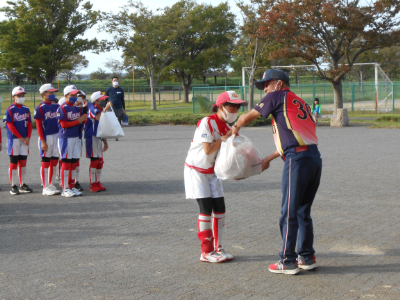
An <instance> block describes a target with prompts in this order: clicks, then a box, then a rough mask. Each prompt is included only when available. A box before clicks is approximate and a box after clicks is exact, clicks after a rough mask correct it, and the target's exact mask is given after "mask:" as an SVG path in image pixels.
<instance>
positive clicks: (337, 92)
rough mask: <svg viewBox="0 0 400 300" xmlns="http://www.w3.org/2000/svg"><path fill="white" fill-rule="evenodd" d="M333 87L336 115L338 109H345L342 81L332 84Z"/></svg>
mask: <svg viewBox="0 0 400 300" xmlns="http://www.w3.org/2000/svg"><path fill="white" fill-rule="evenodd" d="M332 86H333V103H334V105H333V107H334V110H335V111H334V113H335V114H337V110H338V108H343V87H342V80H341V79H340V80H339V81H338V82H334V83H332Z"/></svg>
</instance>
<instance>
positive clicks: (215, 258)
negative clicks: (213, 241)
mask: <svg viewBox="0 0 400 300" xmlns="http://www.w3.org/2000/svg"><path fill="white" fill-rule="evenodd" d="M226 260H228V258H227V257H226V256H225V255H223V254H218V253H217V252H215V251H213V252H210V253H205V252H202V253H201V255H200V261H204V262H210V263H222V262H224V261H226Z"/></svg>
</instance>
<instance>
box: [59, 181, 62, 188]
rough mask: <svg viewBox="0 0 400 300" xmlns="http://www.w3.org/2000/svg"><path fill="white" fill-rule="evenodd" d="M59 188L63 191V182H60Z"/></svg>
mask: <svg viewBox="0 0 400 300" xmlns="http://www.w3.org/2000/svg"><path fill="white" fill-rule="evenodd" d="M58 187H59V188H61V189H62V187H63V186H62V182H61V181H60V184H59V185H58Z"/></svg>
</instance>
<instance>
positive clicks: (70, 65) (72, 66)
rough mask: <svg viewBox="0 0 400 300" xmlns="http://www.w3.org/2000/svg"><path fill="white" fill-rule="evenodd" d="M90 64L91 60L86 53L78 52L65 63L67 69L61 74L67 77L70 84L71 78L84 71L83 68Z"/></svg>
mask: <svg viewBox="0 0 400 300" xmlns="http://www.w3.org/2000/svg"><path fill="white" fill-rule="evenodd" d="M88 65H89V61H88V60H87V59H86V58H85V56H84V55H80V54H77V55H74V56H71V57H70V58H69V59H68V60H67V62H66V63H65V64H64V66H65V69H64V70H61V72H60V75H62V76H63V77H64V78H66V79H67V80H68V84H70V83H71V80H72V79H73V78H74V77H75V76H77V73H79V72H80V71H82V69H83V68H87V67H88Z"/></svg>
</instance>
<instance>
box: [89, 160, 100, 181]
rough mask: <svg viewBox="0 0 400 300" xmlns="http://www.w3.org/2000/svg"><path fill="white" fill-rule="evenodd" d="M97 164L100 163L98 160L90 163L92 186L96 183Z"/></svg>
mask: <svg viewBox="0 0 400 300" xmlns="http://www.w3.org/2000/svg"><path fill="white" fill-rule="evenodd" d="M97 163H98V160H92V161H91V162H90V167H89V178H90V184H93V183H95V182H96V169H97Z"/></svg>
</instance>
